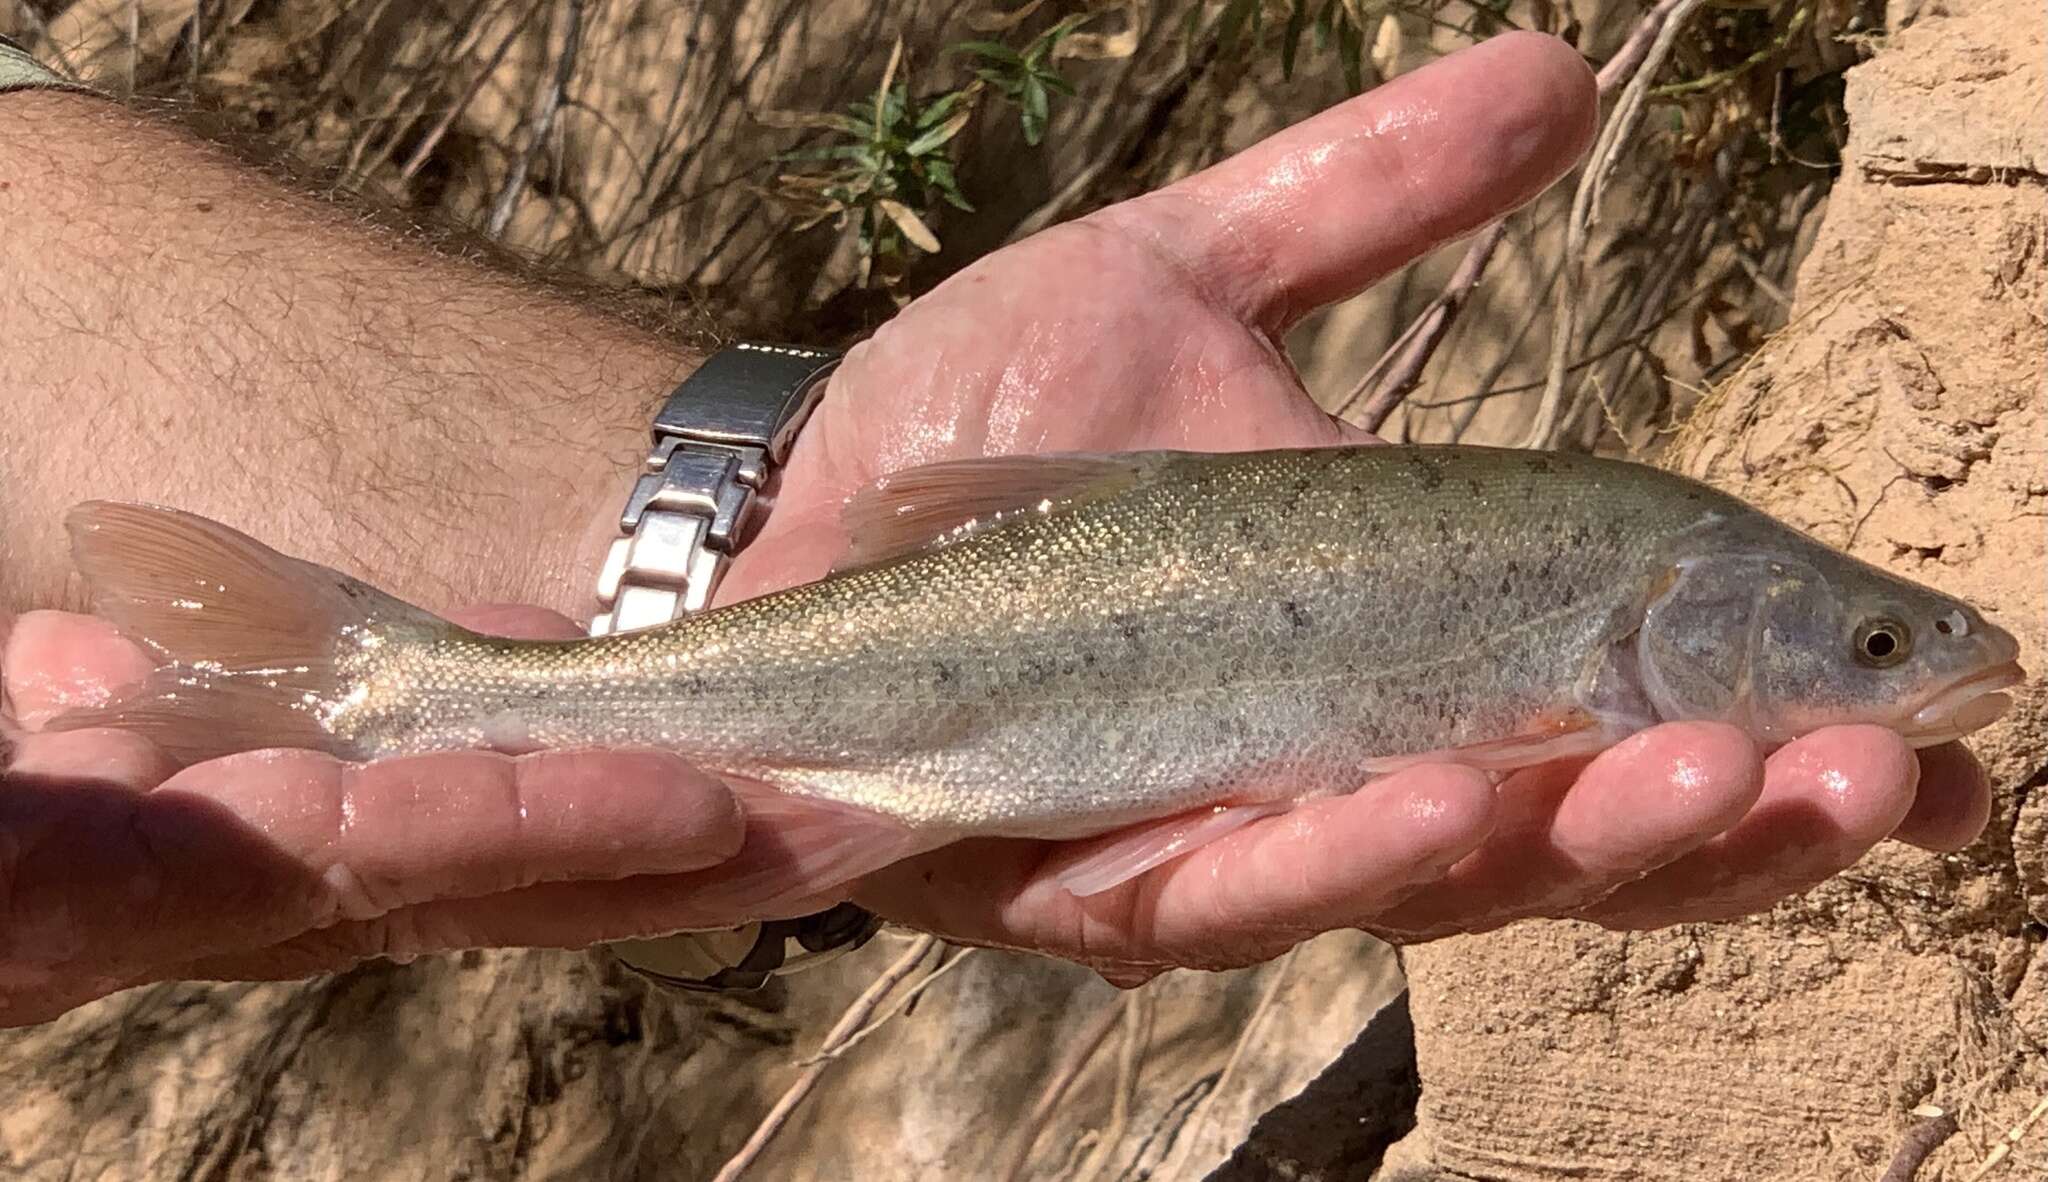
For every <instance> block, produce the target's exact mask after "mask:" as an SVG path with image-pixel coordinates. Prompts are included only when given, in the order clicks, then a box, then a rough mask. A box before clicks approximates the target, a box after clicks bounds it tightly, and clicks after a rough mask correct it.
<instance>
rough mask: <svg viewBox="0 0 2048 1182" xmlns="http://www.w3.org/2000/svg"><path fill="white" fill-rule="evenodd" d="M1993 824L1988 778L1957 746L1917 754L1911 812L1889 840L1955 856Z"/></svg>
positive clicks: (1958, 745)
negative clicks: (1917, 770)
mask: <svg viewBox="0 0 2048 1182" xmlns="http://www.w3.org/2000/svg"><path fill="white" fill-rule="evenodd" d="M1990 820H1991V778H1990V777H1989V776H1987V775H1985V774H1984V765H1982V764H1980V763H1978V762H1977V757H1976V756H1975V755H1972V754H1971V753H1970V749H1969V748H1967V747H1965V746H1963V745H1962V744H1961V743H1944V744H1942V745H1941V746H1939V747H1930V748H1928V749H1927V750H1925V751H1922V752H1920V785H1919V788H1918V790H1917V791H1915V792H1914V794H1913V806H1912V808H1910V809H1909V810H1907V812H1906V819H1905V820H1903V821H1901V822H1899V827H1898V828H1897V829H1896V830H1894V831H1893V832H1892V836H1893V837H1894V838H1896V839H1897V840H1899V841H1903V842H1907V843H1909V844H1912V845H1917V846H1919V847H1920V848H1922V849H1926V850H1933V851H1934V852H1935V853H1939V854H1946V853H1953V852H1954V851H1956V850H1959V849H1962V848H1963V847H1964V846H1967V845H1969V844H1970V843H1971V842H1973V841H1976V840H1977V838H1978V836H1979V835H1981V834H1982V833H1983V832H1984V826H1985V824H1986V823H1987V822H1989V821H1990Z"/></svg>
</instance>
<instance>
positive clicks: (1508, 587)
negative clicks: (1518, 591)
mask: <svg viewBox="0 0 2048 1182" xmlns="http://www.w3.org/2000/svg"><path fill="white" fill-rule="evenodd" d="M1514 591H1515V581H1514V580H1513V579H1511V578H1509V577H1508V576H1506V575H1502V576H1501V577H1500V595H1501V598H1502V599H1506V598H1507V597H1508V596H1510V595H1512V594H1514Z"/></svg>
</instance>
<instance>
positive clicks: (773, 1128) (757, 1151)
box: [712, 936, 939, 1182]
mask: <svg viewBox="0 0 2048 1182" xmlns="http://www.w3.org/2000/svg"><path fill="white" fill-rule="evenodd" d="M938 943H939V938H938V937H937V936H920V937H918V938H917V939H916V940H915V941H913V942H912V943H911V945H910V948H909V949H908V950H907V951H905V952H904V953H903V955H902V956H899V957H897V958H896V963H894V964H892V965H890V966H889V967H888V968H887V969H885V970H883V972H882V975H881V976H879V977H876V978H875V980H874V983H873V984H871V985H869V986H868V987H867V989H866V990H865V991H863V992H862V993H861V995H860V996H859V997H857V998H855V999H854V1000H853V1004H852V1005H850V1006H848V1007H846V1012H845V1013H843V1014H841V1015H840V1016H839V1021H838V1022H837V1023H835V1024H834V1025H833V1027H832V1029H831V1031H830V1032H829V1033H828V1034H826V1035H825V1041H824V1042H823V1043H821V1044H819V1046H818V1053H817V1054H816V1055H815V1056H813V1057H812V1058H811V1060H810V1065H809V1066H807V1067H805V1068H804V1069H803V1071H802V1072H801V1073H800V1074H799V1075H798V1076H797V1077H796V1082H794V1083H792V1084H790V1085H789V1090H788V1091H785V1092H784V1093H782V1098H781V1099H780V1100H777V1101H776V1102H775V1107H773V1108H771V1109H769V1110H768V1115H767V1116H764V1117H762V1118H761V1123H760V1124H759V1125H758V1126H756V1127H755V1129H754V1133H753V1135H752V1136H750V1137H748V1138H747V1143H746V1144H745V1145H742V1146H740V1151H739V1152H738V1153H735V1154H733V1155H732V1157H731V1159H730V1160H728V1161H727V1162H726V1163H725V1165H723V1166H721V1167H719V1170H718V1174H717V1176H716V1177H714V1178H713V1180H712V1182H736V1179H738V1178H739V1177H740V1176H741V1175H742V1174H745V1173H746V1172H747V1168H748V1167H749V1166H752V1165H753V1164H754V1162H755V1160H756V1159H758V1158H759V1157H760V1156H761V1152H762V1150H765V1149H767V1148H768V1143H769V1142H770V1141H773V1140H774V1139H775V1135H776V1134H777V1133H779V1132H781V1131H782V1126H783V1125H785V1124H787V1123H789V1118H790V1115H791V1114H792V1113H794V1112H795V1111H796V1110H797V1106H798V1105H800V1104H802V1103H803V1102H804V1098H805V1097H806V1096H809V1095H810V1094H811V1089H813V1088H815V1087H817V1086H818V1080H819V1079H821V1078H823V1076H824V1074H825V1071H826V1069H827V1068H829V1067H831V1066H832V1063H833V1059H834V1056H835V1055H836V1054H837V1052H838V1051H839V1050H840V1049H841V1048H842V1047H843V1046H844V1045H845V1044H846V1043H847V1042H848V1041H849V1040H850V1039H852V1038H853V1037H854V1035H855V1033H856V1032H858V1031H859V1030H861V1029H862V1028H863V1027H865V1026H866V1025H867V1022H868V1017H869V1016H870V1015H872V1014H873V1013H874V1012H875V1010H876V1008H877V1007H879V1006H880V1005H881V1004H882V999H883V998H885V997H887V996H889V994H890V993H891V992H892V991H894V990H895V988H896V987H897V986H898V985H901V984H902V983H903V981H904V979H905V978H907V977H909V976H910V974H912V973H914V972H916V971H917V966H918V965H920V964H923V963H924V958H925V956H926V955H927V954H928V953H930V952H931V950H932V949H933V948H936V947H937V946H938Z"/></svg>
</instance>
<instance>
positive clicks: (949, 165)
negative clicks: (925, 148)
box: [924, 156, 974, 213]
mask: <svg viewBox="0 0 2048 1182" xmlns="http://www.w3.org/2000/svg"><path fill="white" fill-rule="evenodd" d="M924 175H925V179H926V180H928V181H930V182H931V186H932V188H934V189H937V190H938V191H939V196H941V197H944V198H945V199H946V204H948V205H950V206H952V207H953V208H955V209H964V210H966V211H967V212H969V213H973V212H974V207H973V206H972V205H969V204H968V203H967V198H966V196H965V195H964V194H962V193H961V192H960V182H959V181H958V180H956V179H955V178H954V176H953V162H952V161H950V160H948V159H946V158H945V157H943V156H935V157H933V158H932V159H930V160H926V161H924Z"/></svg>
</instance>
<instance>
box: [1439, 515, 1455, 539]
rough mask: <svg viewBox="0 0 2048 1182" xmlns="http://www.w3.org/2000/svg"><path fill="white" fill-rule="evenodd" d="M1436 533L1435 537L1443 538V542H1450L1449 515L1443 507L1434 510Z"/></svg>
mask: <svg viewBox="0 0 2048 1182" xmlns="http://www.w3.org/2000/svg"><path fill="white" fill-rule="evenodd" d="M1436 533H1437V537H1439V538H1441V539H1443V541H1444V542H1446V543H1449V542H1450V540H1451V533H1452V530H1451V515H1450V513H1449V512H1447V511H1445V510H1443V509H1438V510H1437V511H1436Z"/></svg>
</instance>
